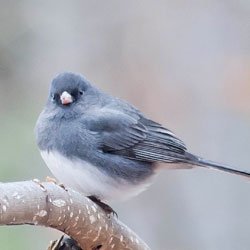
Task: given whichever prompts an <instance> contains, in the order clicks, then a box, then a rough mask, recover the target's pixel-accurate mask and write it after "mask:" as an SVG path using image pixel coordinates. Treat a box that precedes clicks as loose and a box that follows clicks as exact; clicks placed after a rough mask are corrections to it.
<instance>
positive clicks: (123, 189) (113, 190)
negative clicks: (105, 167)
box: [41, 151, 150, 200]
mask: <svg viewBox="0 0 250 250" xmlns="http://www.w3.org/2000/svg"><path fill="white" fill-rule="evenodd" d="M41 155H42V158H43V160H44V161H45V163H46V164H47V166H48V167H49V169H50V171H51V172H52V174H53V175H54V176H55V177H56V178H57V179H58V180H59V181H60V182H62V183H63V184H64V185H65V186H66V187H71V188H73V189H74V190H76V191H78V192H80V193H83V194H84V195H86V196H90V195H95V196H97V197H98V198H100V199H102V200H125V199H128V198H130V197H132V196H135V195H137V194H139V193H140V192H142V191H144V190H145V189H146V188H147V187H148V186H149V184H150V182H147V183H142V184H139V185H132V184H130V183H128V182H127V181H125V180H122V179H120V178H117V179H114V178H112V177H109V176H108V175H106V174H105V173H104V172H101V171H100V170H99V169H98V168H97V167H95V166H93V165H91V164H90V163H88V162H86V161H83V160H74V161H72V160H69V159H68V158H66V157H65V156H63V155H61V154H60V153H58V152H47V151H41Z"/></svg>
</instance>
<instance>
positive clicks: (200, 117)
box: [0, 0, 250, 250]
mask: <svg viewBox="0 0 250 250" xmlns="http://www.w3.org/2000/svg"><path fill="white" fill-rule="evenodd" d="M64 70H70V71H74V72H81V73H82V74H84V75H85V76H86V77H87V78H88V79H90V80H91V81H92V82H94V83H96V85H97V86H99V87H100V88H102V89H104V90H105V91H107V92H110V93H112V94H113V95H116V96H119V97H121V98H124V99H126V100H128V101H129V102H131V103H133V104H134V105H136V106H137V107H138V108H140V109H141V110H143V112H144V113H145V114H146V115H148V116H149V117H150V118H152V119H154V120H156V121H158V122H160V123H162V124H164V125H165V126H167V127H168V128H170V129H171V130H173V131H174V132H176V134H177V135H178V136H179V137H180V138H182V139H183V140H184V141H185V142H186V144H187V145H188V148H189V150H190V151H192V152H195V153H196V154H199V155H202V156H204V157H206V158H209V159H212V160H216V161H220V162H225V163H228V164H231V165H232V166H235V167H236V168H239V169H246V170H248V171H250V160H249V158H250V154H249V149H250V132H249V131H250V2H249V1H247V0H221V1H216V0H204V1H184V0H165V1H163V0H158V1H150V0H144V1H132V0H129V1H117V0H109V1H96V0H94V1H80V0H76V1H66V0H60V1H59V0H55V1H31V0H22V1H14V0H11V1H0V101H1V104H0V119H1V120H0V178H1V179H0V180H1V181H2V182H7V181H17V180H27V179H31V178H39V179H44V178H45V176H47V175H50V173H49V170H48V169H47V168H46V166H45V164H44V163H43V162H42V160H41V157H40V155H39V152H38V150H37V147H36V144H35V140H34V133H33V128H34V125H35V122H36V119H37V117H38V114H39V112H40V111H41V109H42V107H43V105H44V103H45V100H46V98H47V91H48V87H49V83H50V81H51V78H52V77H53V76H54V75H55V74H57V73H59V72H62V71H64ZM113 207H114V209H115V210H116V211H117V212H118V213H119V218H120V219H121V220H122V221H124V222H125V223H126V224H127V225H128V226H129V227H131V228H132V229H134V230H135V231H136V232H137V233H138V234H139V235H140V236H141V237H142V238H143V239H144V240H145V241H146V242H147V243H148V244H149V245H150V246H151V247H152V249H156V250H167V249H171V250H196V249H203V250H221V249H227V250H235V249H239V250H244V249H249V246H250V182H249V181H248V180H247V179H245V178H240V177H238V176H231V175H229V174H224V173H220V172H217V171H211V170H205V169H195V170H178V171H173V170H169V171H167V170H166V171H163V172H161V173H160V175H159V176H158V177H157V178H156V180H155V182H154V184H153V185H152V187H151V188H150V189H149V190H148V191H147V192H144V193H143V194H141V195H140V196H138V197H136V198H134V199H132V200H130V201H127V202H125V203H114V204H113ZM58 235H59V234H57V233H56V232H55V231H52V230H50V229H45V228H34V227H31V226H22V227H1V228H0V249H7V250H9V249H10V250H12V249H25V250H38V249H39V250H40V249H46V246H47V245H48V242H49V241H50V240H51V239H55V238H57V237H58Z"/></svg>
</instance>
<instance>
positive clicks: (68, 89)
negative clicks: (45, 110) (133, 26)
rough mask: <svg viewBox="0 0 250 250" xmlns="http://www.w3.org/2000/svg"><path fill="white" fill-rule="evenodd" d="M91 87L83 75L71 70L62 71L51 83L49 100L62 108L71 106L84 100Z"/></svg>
mask: <svg viewBox="0 0 250 250" xmlns="http://www.w3.org/2000/svg"><path fill="white" fill-rule="evenodd" d="M89 88H91V85H90V83H89V82H88V81H87V80H86V79H85V78H84V77H83V76H81V75H78V74H75V73H70V72H66V73H61V74H59V75H58V76H56V77H55V78H54V79H53V81H52V83H51V88H50V94H49V100H48V102H49V103H50V104H53V105H56V106H60V107H62V108H67V107H70V106H72V105H74V104H76V103H79V102H81V101H83V99H84V94H85V93H86V92H87V91H88V90H89Z"/></svg>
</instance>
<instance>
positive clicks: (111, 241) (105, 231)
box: [0, 181, 149, 250]
mask: <svg viewBox="0 0 250 250" xmlns="http://www.w3.org/2000/svg"><path fill="white" fill-rule="evenodd" d="M23 224H30V225H40V226H46V227H51V228H55V229H57V230H60V231H62V232H64V233H66V234H67V235H69V236H70V237H71V238H73V239H74V240H75V241H76V242H77V243H78V244H79V246H80V247H81V248H82V249H84V250H93V249H101V250H108V249H109V250H110V249H116V250H119V249H125V250H126V249H133V250H149V247H148V246H147V245H146V244H145V243H144V242H143V241H142V240H141V239H140V238H139V237H138V236H137V235H136V234H135V233H134V232H132V231H131V230H130V229H129V228H128V227H127V226H125V225H124V224H122V222H120V221H119V220H117V219H116V218H115V217H113V216H107V214H106V213H104V212H103V211H102V209H101V208H99V207H98V206H97V205H96V204H95V203H93V202H92V201H91V200H89V199H88V198H86V197H84V196H83V195H81V194H80V193H78V192H76V191H74V190H72V189H68V190H65V189H63V188H62V187H60V186H58V185H56V184H54V183H51V182H44V183H39V182H38V181H25V182H14V183H1V184H0V225H23Z"/></svg>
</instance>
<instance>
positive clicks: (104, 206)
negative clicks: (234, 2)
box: [88, 196, 118, 218]
mask: <svg viewBox="0 0 250 250" xmlns="http://www.w3.org/2000/svg"><path fill="white" fill-rule="evenodd" d="M88 198H89V199H90V200H91V201H93V202H94V203H95V204H96V205H98V206H99V207H100V208H101V209H102V210H103V211H104V212H105V213H107V215H110V214H112V215H113V216H116V218H118V214H117V213H116V212H115V211H114V209H113V208H112V207H110V206H109V205H108V204H106V203H104V202H102V201H101V200H100V199H98V198H97V197H95V196H88Z"/></svg>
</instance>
